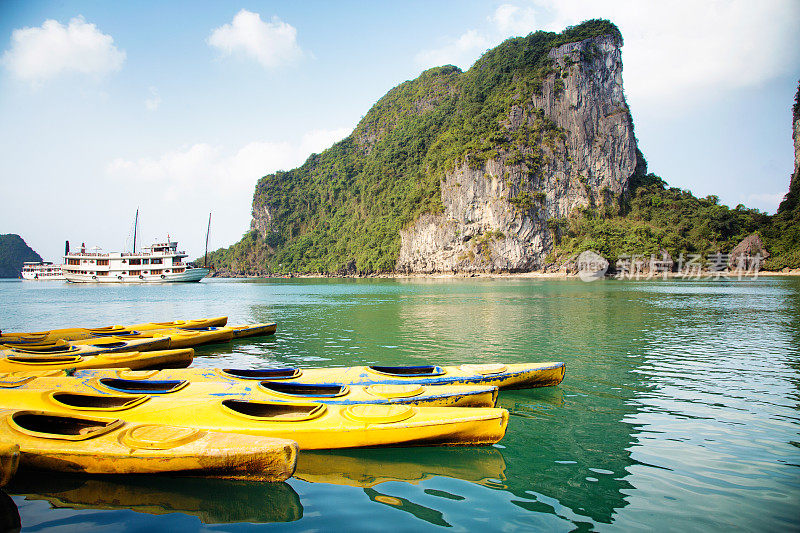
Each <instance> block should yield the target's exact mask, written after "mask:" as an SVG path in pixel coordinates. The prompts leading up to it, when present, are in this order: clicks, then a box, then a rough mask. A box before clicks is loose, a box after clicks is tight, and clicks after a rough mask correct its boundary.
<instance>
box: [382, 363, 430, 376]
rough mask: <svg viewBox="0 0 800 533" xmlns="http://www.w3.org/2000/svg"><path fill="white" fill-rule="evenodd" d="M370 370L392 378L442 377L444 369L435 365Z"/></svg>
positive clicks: (383, 367) (386, 367) (387, 367)
mask: <svg viewBox="0 0 800 533" xmlns="http://www.w3.org/2000/svg"><path fill="white" fill-rule="evenodd" d="M369 368H370V370H374V371H375V372H380V373H381V374H389V375H391V376H441V375H442V374H444V369H442V367H439V366H435V365H420V366H370V367H369Z"/></svg>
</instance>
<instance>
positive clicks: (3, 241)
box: [0, 233, 42, 278]
mask: <svg viewBox="0 0 800 533" xmlns="http://www.w3.org/2000/svg"><path fill="white" fill-rule="evenodd" d="M41 260H42V258H41V257H40V256H39V254H37V253H36V252H34V251H33V250H32V249H31V248H30V246H28V245H27V244H25V241H24V240H22V237H20V236H19V235H16V234H14V233H8V234H5V235H0V278H18V277H19V276H20V274H21V273H22V263H24V262H25V261H41Z"/></svg>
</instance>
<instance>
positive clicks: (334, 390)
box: [259, 381, 348, 398]
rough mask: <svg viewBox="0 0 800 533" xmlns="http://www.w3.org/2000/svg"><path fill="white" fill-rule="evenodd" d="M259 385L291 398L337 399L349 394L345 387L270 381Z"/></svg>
mask: <svg viewBox="0 0 800 533" xmlns="http://www.w3.org/2000/svg"><path fill="white" fill-rule="evenodd" d="M259 385H260V386H261V387H262V388H264V389H266V390H268V391H271V392H277V393H278V394H288V395H290V396H313V397H316V398H335V397H337V396H343V395H345V394H347V393H348V388H347V387H346V386H344V385H316V384H311V383H286V382H270V381H262V382H261V383H260V384H259Z"/></svg>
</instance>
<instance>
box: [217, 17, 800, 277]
mask: <svg viewBox="0 0 800 533" xmlns="http://www.w3.org/2000/svg"><path fill="white" fill-rule="evenodd" d="M622 44H623V38H622V35H621V34H620V32H619V30H618V28H617V27H616V26H615V25H614V24H613V23H611V22H609V21H607V20H590V21H587V22H584V23H583V24H580V25H578V26H575V27H570V28H567V29H566V30H564V31H563V32H561V33H551V32H544V31H538V32H535V33H531V34H530V35H528V36H527V37H518V38H512V39H508V40H507V41H505V42H503V43H502V44H500V45H499V46H497V47H495V48H493V49H491V50H489V51H487V52H486V53H485V54H484V55H483V56H482V57H481V58H480V59H479V60H478V61H477V62H476V63H475V64H474V65H473V66H472V67H471V68H470V69H469V70H467V71H466V72H462V71H461V70H460V69H459V68H457V67H455V66H452V65H449V66H444V67H438V68H433V69H429V70H426V71H425V72H423V73H422V74H421V75H420V76H419V77H418V78H416V79H415V80H411V81H407V82H404V83H402V84H400V85H398V86H397V87H395V88H393V89H392V90H390V91H389V92H388V93H387V94H386V95H385V96H384V97H383V98H381V99H380V100H379V101H378V102H377V103H376V104H375V105H374V106H373V107H372V108H371V109H370V110H369V111H368V112H367V114H366V115H365V116H364V118H363V119H362V120H361V122H360V123H359V124H358V126H357V127H356V128H355V130H354V131H353V132H352V133H351V134H350V135H349V136H348V137H347V138H345V139H344V140H342V141H340V142H338V143H336V144H335V145H334V146H332V147H331V148H330V149H328V150H325V151H324V152H323V153H321V154H312V155H311V156H310V157H309V158H308V160H307V161H306V162H305V163H304V164H303V165H302V166H300V167H299V168H296V169H293V170H290V171H288V172H277V173H275V174H270V175H267V176H264V177H263V178H261V179H260V180H259V182H258V184H257V185H256V189H255V194H254V197H253V205H252V216H253V219H252V223H251V229H250V231H249V232H248V233H246V234H245V235H244V236H243V238H242V239H241V241H239V242H238V243H236V244H234V245H233V246H230V247H228V248H224V249H219V250H216V251H214V252H213V253H210V254H209V262H210V263H211V264H212V265H214V267H215V269H216V270H217V271H218V273H220V274H223V275H274V274H283V273H291V272H296V273H319V274H330V275H367V274H375V273H470V272H491V273H503V272H532V271H544V272H547V271H559V270H561V269H563V268H564V266H565V264H567V263H568V262H569V261H572V260H573V259H574V257H575V256H576V255H577V254H578V253H580V252H582V251H584V250H594V251H596V252H598V253H599V254H601V255H602V256H603V257H605V258H606V259H607V260H608V261H609V262H610V263H611V264H612V265H613V264H614V263H615V261H617V260H618V259H619V258H620V257H622V256H623V255H625V254H631V253H636V254H643V255H650V254H659V255H660V256H664V257H675V258H677V257H678V256H680V255H681V254H694V255H699V256H702V257H708V256H709V255H711V254H714V253H717V254H718V253H720V252H724V253H730V252H732V251H733V250H734V248H736V247H737V246H738V247H739V248H738V249H746V251H747V252H748V253H759V254H761V255H762V256H764V257H766V256H767V255H768V258H767V259H766V260H765V261H764V262H763V264H762V267H763V268H766V269H770V270H781V269H797V268H800V223H799V222H800V205H798V204H800V179H798V162H800V145H799V144H798V142H800V133H798V132H799V131H800V120H799V119H798V116H799V113H798V107H799V106H800V104H798V101H797V98H800V88H799V89H798V97H797V98H796V102H795V106H794V109H793V111H794V113H793V124H794V137H795V159H796V163H795V172H794V174H793V177H792V178H791V181H790V190H789V193H788V194H787V195H786V198H785V200H784V201H783V202H782V203H781V206H780V209H779V211H778V213H777V214H776V215H774V216H768V215H766V214H764V213H761V212H759V211H758V210H755V209H749V208H747V207H745V206H744V205H738V206H736V207H735V208H732V209H731V208H729V207H727V206H724V205H720V204H719V199H718V198H717V197H716V196H708V197H706V198H696V197H695V196H694V195H693V194H692V193H691V192H690V191H685V190H680V189H677V188H671V187H669V186H668V185H667V183H666V182H665V181H664V180H663V179H662V178H661V177H659V176H656V175H654V174H652V173H648V172H647V163H646V160H645V157H644V156H643V155H642V153H641V152H640V151H639V149H638V147H637V143H636V137H635V136H634V124H633V120H632V117H631V114H630V112H629V109H628V106H627V103H626V101H625V97H624V91H623V86H622V61H621V51H620V47H621V46H622Z"/></svg>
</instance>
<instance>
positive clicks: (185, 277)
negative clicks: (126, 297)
mask: <svg viewBox="0 0 800 533" xmlns="http://www.w3.org/2000/svg"><path fill="white" fill-rule="evenodd" d="M210 272H211V270H209V269H208V268H190V269H187V270H186V271H184V272H180V273H178V274H174V273H169V274H160V275H149V276H139V277H135V276H98V275H92V274H75V273H71V272H65V273H64V279H66V280H67V281H69V282H71V283H123V284H133V283H184V282H194V281H200V280H201V279H203V278H204V277H206V276H208V274H209V273H210Z"/></svg>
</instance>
